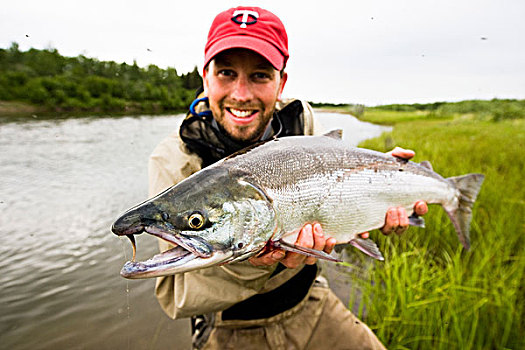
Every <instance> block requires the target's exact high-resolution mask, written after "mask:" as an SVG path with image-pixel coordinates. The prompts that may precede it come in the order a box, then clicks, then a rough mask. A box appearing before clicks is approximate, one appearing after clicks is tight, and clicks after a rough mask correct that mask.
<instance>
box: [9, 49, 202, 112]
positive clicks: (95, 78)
mask: <svg viewBox="0 0 525 350" xmlns="http://www.w3.org/2000/svg"><path fill="white" fill-rule="evenodd" d="M200 85H201V78H200V75H199V72H198V70H197V67H195V69H194V70H193V71H192V72H190V73H187V74H182V75H178V73H177V71H176V70H175V69H174V68H168V69H161V68H159V67H157V66H155V65H149V66H148V67H147V68H140V67H139V66H137V64H136V62H134V63H133V65H128V64H126V63H116V62H112V61H109V62H108V61H98V60H97V59H94V58H88V57H85V56H82V55H81V56H78V57H64V56H61V55H60V54H59V52H58V51H57V50H56V49H47V50H36V49H30V50H28V51H26V52H22V51H20V50H19V47H18V44H16V43H13V44H12V45H11V47H10V48H9V49H0V101H13V102H25V103H28V104H32V105H35V106H39V107H40V108H41V109H43V110H47V111H75V112H78V111H89V112H112V113H133V112H150V113H162V112H169V111H181V110H186V109H187V107H188V106H189V104H190V103H191V101H192V100H193V98H194V95H195V90H196V89H197V88H198V87H200Z"/></svg>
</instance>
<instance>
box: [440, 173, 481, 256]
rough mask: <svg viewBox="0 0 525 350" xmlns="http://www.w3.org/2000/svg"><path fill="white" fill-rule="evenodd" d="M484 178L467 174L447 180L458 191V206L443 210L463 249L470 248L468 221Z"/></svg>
mask: <svg viewBox="0 0 525 350" xmlns="http://www.w3.org/2000/svg"><path fill="white" fill-rule="evenodd" d="M484 178H485V176H484V175H483V174H468V175H463V176H455V177H449V178H447V180H448V181H450V182H451V183H453V184H454V185H455V187H456V188H457V189H458V190H459V193H460V194H459V198H458V202H459V203H458V206H457V207H456V208H445V211H446V212H447V214H448V216H449V218H450V220H451V221H452V224H453V225H454V228H455V229H456V232H457V233H458V237H459V240H460V242H461V244H463V246H464V247H465V249H467V250H468V249H469V248H470V221H471V219H472V207H473V206H474V202H475V201H476V197H477V196H478V193H479V190H480V189H481V184H482V183H483V180H484Z"/></svg>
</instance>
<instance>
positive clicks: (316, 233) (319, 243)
mask: <svg viewBox="0 0 525 350" xmlns="http://www.w3.org/2000/svg"><path fill="white" fill-rule="evenodd" d="M335 243H336V239H335V238H331V237H325V235H324V233H323V229H322V227H321V224H319V223H315V224H306V225H304V226H303V228H302V229H301V231H300V232H299V235H298V236H297V241H296V242H295V244H296V245H298V246H301V247H305V248H311V249H315V250H322V251H324V252H326V253H328V254H330V253H331V252H332V250H333V249H334V246H335ZM249 261H250V262H251V263H252V265H254V266H264V265H273V264H275V263H276V262H278V261H280V262H281V264H283V265H284V266H286V267H288V268H292V269H294V268H297V267H299V266H301V265H303V264H308V265H313V264H315V262H316V261H317V259H316V258H314V257H311V256H305V255H303V254H299V253H293V252H286V251H284V250H282V249H275V250H271V251H269V252H267V253H265V254H263V255H261V256H258V257H252V258H250V259H249Z"/></svg>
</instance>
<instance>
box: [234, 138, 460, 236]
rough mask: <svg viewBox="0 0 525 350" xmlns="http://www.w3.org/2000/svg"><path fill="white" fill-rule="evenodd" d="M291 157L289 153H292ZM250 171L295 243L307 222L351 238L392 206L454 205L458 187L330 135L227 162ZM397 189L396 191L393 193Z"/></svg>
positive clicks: (267, 147)
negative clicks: (273, 205) (300, 230)
mask: <svg viewBox="0 0 525 350" xmlns="http://www.w3.org/2000/svg"><path fill="white" fill-rule="evenodd" d="M291 154H292V155H293V157H291V156H290V155H291ZM224 165H226V166H228V167H231V168H232V169H235V170H239V171H243V172H250V173H251V177H253V178H254V179H255V180H256V181H257V182H258V185H260V186H261V187H262V188H264V189H265V191H266V192H267V193H268V194H269V196H270V197H271V198H272V200H273V201H274V203H275V206H276V208H278V210H277V211H278V215H279V217H280V220H281V223H282V225H283V232H284V233H292V234H288V235H286V240H287V241H289V242H290V243H292V242H293V241H294V240H295V238H296V234H297V229H298V228H300V227H302V225H304V223H305V222H314V221H315V222H320V223H321V224H322V225H323V228H324V230H325V231H326V232H327V233H328V234H330V235H332V236H334V237H336V238H337V240H338V242H339V243H343V242H348V241H349V240H350V239H352V238H354V236H355V234H357V233H360V232H364V231H366V230H370V229H374V228H379V227H381V226H382V225H383V224H384V215H385V213H386V211H387V209H388V208H390V207H392V206H403V207H405V209H407V212H408V213H411V212H412V208H413V205H414V203H415V202H416V201H418V200H426V201H427V202H428V203H442V204H443V205H450V204H452V203H450V202H453V201H454V198H455V197H456V196H457V190H456V189H455V188H453V187H452V186H450V184H449V183H448V182H447V181H446V180H445V179H444V178H443V177H441V176H440V175H438V174H436V173H434V172H432V171H430V170H428V169H426V168H423V167H421V166H418V165H416V164H414V163H409V162H404V161H399V160H396V158H394V157H392V156H389V155H384V154H382V153H378V152H372V151H369V150H364V149H359V150H357V149H349V148H348V147H347V146H346V145H345V144H344V143H342V142H340V141H338V140H335V139H332V138H329V137H319V138H317V139H304V138H296V137H289V138H281V139H278V140H276V141H275V142H270V143H266V144H263V145H262V146H260V147H257V148H255V149H253V150H250V151H248V152H247V153H246V154H244V155H241V156H239V157H237V158H233V159H231V161H230V162H225V164H224ZM392 187H395V191H390V190H391V189H392Z"/></svg>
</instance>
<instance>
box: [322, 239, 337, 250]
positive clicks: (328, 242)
mask: <svg viewBox="0 0 525 350" xmlns="http://www.w3.org/2000/svg"><path fill="white" fill-rule="evenodd" d="M336 244H337V239H335V238H334V237H330V238H328V239H327V240H326V245H325V246H324V249H323V250H324V252H325V253H327V254H330V253H331V252H332V250H334V247H335V245H336Z"/></svg>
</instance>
